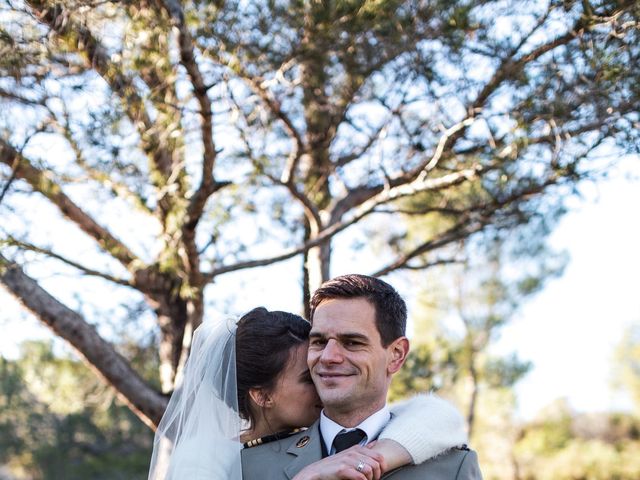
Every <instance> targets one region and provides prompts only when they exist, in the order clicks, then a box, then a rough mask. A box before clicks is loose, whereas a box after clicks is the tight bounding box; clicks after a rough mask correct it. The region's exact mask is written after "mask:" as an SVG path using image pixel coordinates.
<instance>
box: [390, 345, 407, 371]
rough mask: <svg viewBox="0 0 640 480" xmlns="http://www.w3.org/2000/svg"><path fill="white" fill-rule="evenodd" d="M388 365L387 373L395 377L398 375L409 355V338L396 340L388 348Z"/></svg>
mask: <svg viewBox="0 0 640 480" xmlns="http://www.w3.org/2000/svg"><path fill="white" fill-rule="evenodd" d="M387 352H388V359H389V360H388V363H387V373H389V374H390V375H393V374H394V373H396V372H397V371H398V370H400V368H402V365H404V362H405V360H406V359H407V355H408V354H409V339H408V338H407V337H399V338H396V339H395V340H394V341H393V342H391V344H390V345H389V346H388V347H387Z"/></svg>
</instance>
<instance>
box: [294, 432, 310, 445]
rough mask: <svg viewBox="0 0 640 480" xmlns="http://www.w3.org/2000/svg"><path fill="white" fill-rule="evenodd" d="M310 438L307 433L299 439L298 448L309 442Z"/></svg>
mask: <svg viewBox="0 0 640 480" xmlns="http://www.w3.org/2000/svg"><path fill="white" fill-rule="evenodd" d="M309 440H311V438H310V437H309V436H307V435H305V436H304V437H302V438H301V439H300V440H298V443H296V448H302V447H304V446H305V445H306V444H307V443H309Z"/></svg>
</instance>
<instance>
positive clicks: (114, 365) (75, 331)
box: [0, 255, 168, 428]
mask: <svg viewBox="0 0 640 480" xmlns="http://www.w3.org/2000/svg"><path fill="white" fill-rule="evenodd" d="M0 282H2V284H3V285H4V286H5V287H6V289H7V290H8V291H9V292H10V293H12V294H13V296H14V297H15V298H16V299H17V300H18V301H19V302H20V303H21V304H22V305H23V306H24V307H25V308H26V309H28V310H29V311H30V312H31V313H33V314H34V315H35V316H36V317H37V318H39V319H40V320H41V321H42V322H43V323H44V324H46V325H47V326H49V328H51V329H52V330H53V331H54V333H55V334H56V335H58V336H60V337H62V338H64V339H65V340H66V341H67V342H69V344H70V345H71V346H73V347H74V349H75V350H76V351H77V352H78V354H79V355H80V356H82V357H83V358H84V359H85V360H86V362H87V363H88V364H89V366H91V367H92V369H93V370H94V371H95V372H96V373H97V374H98V375H99V376H100V377H102V378H103V379H104V380H105V382H107V383H108V384H111V385H113V386H114V387H115V389H116V391H117V392H118V396H119V397H120V398H121V399H122V400H123V401H124V402H125V403H126V404H127V405H128V406H129V408H131V409H132V410H133V411H134V412H135V413H136V414H137V415H138V417H140V419H141V420H142V421H143V422H144V423H146V424H147V425H148V426H149V427H151V428H154V427H155V425H157V424H158V423H159V422H160V418H161V417H162V414H163V413H164V409H165V408H166V405H167V402H168V399H167V398H166V397H164V396H163V395H162V394H160V393H159V392H157V391H156V390H154V389H153V388H151V387H149V385H147V383H146V382H145V381H144V380H143V379H142V378H141V377H140V376H139V375H138V374H137V373H136V372H135V371H134V370H133V369H132V368H131V367H130V366H129V363H128V361H127V360H126V359H125V358H123V357H122V356H121V355H120V354H119V353H118V352H116V350H115V349H114V348H113V346H112V345H111V344H110V343H108V342H106V341H105V340H104V339H103V338H102V337H100V335H98V333H97V332H96V330H95V328H94V327H92V326H91V325H89V324H88V323H87V322H86V321H85V320H84V319H83V318H82V317H81V316H80V315H79V314H78V313H76V312H74V311H73V310H71V309H69V308H68V307H66V306H65V305H63V304H62V303H60V302H59V301H58V300H57V299H55V298H54V297H52V296H51V295H50V294H49V293H48V292H47V291H45V290H44V289H43V288H42V287H40V285H38V283H37V282H36V281H35V280H34V279H32V278H31V277H29V276H27V275H26V274H25V273H24V271H23V270H22V269H21V268H20V267H19V266H18V265H17V264H16V263H14V262H11V261H9V260H7V259H6V258H5V257H3V256H2V255H0Z"/></svg>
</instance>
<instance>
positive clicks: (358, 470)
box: [356, 460, 366, 473]
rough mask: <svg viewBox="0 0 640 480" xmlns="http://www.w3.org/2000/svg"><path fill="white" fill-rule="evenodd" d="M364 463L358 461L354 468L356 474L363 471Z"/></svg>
mask: <svg viewBox="0 0 640 480" xmlns="http://www.w3.org/2000/svg"><path fill="white" fill-rule="evenodd" d="M365 465H366V463H364V462H363V461H362V460H360V462H359V463H358V466H357V467H356V472H360V473H362V471H363V470H364V467H365Z"/></svg>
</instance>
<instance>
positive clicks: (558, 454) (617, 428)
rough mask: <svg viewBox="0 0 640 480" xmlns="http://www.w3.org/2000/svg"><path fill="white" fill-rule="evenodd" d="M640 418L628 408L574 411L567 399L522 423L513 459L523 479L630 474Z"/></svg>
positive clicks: (623, 478) (612, 479)
mask: <svg viewBox="0 0 640 480" xmlns="http://www.w3.org/2000/svg"><path fill="white" fill-rule="evenodd" d="M639 428H640V423H639V422H638V420H637V419H634V418H633V417H630V416H629V415H627V414H591V415H586V414H576V413H575V412H572V411H571V410H570V409H569V408H568V407H567V406H566V405H565V404H563V403H560V404H557V405H556V406H555V407H554V408H553V409H552V410H547V411H545V412H541V415H540V419H539V420H536V421H534V422H532V423H529V424H526V425H524V426H523V427H522V433H521V438H520V440H519V441H518V442H517V443H516V446H515V461H516V462H517V464H518V467H519V473H520V477H519V478H521V479H523V480H534V479H535V480H551V479H554V480H555V479H559V480H573V479H577V478H580V479H589V480H633V479H637V478H639V476H640V457H638V455H637V452H638V449H639V448H640V438H639V437H638V429H639Z"/></svg>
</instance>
